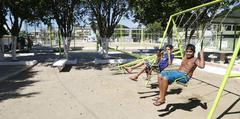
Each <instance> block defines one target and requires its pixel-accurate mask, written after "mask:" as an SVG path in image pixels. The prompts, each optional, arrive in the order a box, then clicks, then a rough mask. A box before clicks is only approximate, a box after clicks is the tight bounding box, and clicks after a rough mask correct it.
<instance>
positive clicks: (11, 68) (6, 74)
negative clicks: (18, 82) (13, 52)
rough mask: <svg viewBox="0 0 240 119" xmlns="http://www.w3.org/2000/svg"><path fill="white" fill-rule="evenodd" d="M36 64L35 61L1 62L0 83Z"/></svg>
mask: <svg viewBox="0 0 240 119" xmlns="http://www.w3.org/2000/svg"><path fill="white" fill-rule="evenodd" d="M36 64H37V61H28V62H23V61H19V62H1V63H0V81H2V80H5V79H8V78H10V77H12V76H15V75H18V74H20V73H22V72H24V71H26V70H28V69H30V68H32V67H33V66H35V65H36Z"/></svg>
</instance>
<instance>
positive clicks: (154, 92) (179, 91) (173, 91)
mask: <svg viewBox="0 0 240 119" xmlns="http://www.w3.org/2000/svg"><path fill="white" fill-rule="evenodd" d="M181 92H182V88H176V89H170V91H168V92H167V95H174V94H177V95H178V94H180V93H181ZM149 93H150V94H151V93H153V94H151V95H147V96H141V97H140V98H149V97H154V96H158V95H159V91H148V92H138V94H149Z"/></svg>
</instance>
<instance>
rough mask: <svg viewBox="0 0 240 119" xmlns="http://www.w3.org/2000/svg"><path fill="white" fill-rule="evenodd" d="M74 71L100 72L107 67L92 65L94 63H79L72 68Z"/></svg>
mask: <svg viewBox="0 0 240 119" xmlns="http://www.w3.org/2000/svg"><path fill="white" fill-rule="evenodd" d="M74 67H75V69H77V70H82V69H97V70H102V69H103V68H106V67H108V65H107V64H94V63H80V64H78V65H76V66H74Z"/></svg>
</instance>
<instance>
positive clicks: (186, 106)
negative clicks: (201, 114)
mask: <svg viewBox="0 0 240 119" xmlns="http://www.w3.org/2000/svg"><path fill="white" fill-rule="evenodd" d="M198 106H200V107H202V108H203V109H205V110H206V109H207V103H202V102H201V100H199V99H197V98H189V99H188V102H187V103H173V104H167V106H166V107H165V109H162V110H158V111H159V112H165V113H162V114H160V115H159V116H160V117H164V116H166V115H169V114H171V113H172V112H174V111H176V110H178V109H181V110H184V111H192V109H194V108H196V107H198Z"/></svg>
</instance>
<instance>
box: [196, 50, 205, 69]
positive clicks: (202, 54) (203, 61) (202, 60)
mask: <svg viewBox="0 0 240 119" xmlns="http://www.w3.org/2000/svg"><path fill="white" fill-rule="evenodd" d="M196 64H197V66H198V67H199V68H202V69H203V68H204V67H205V60H204V52H203V50H201V51H200V59H198V60H197V61H196Z"/></svg>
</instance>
